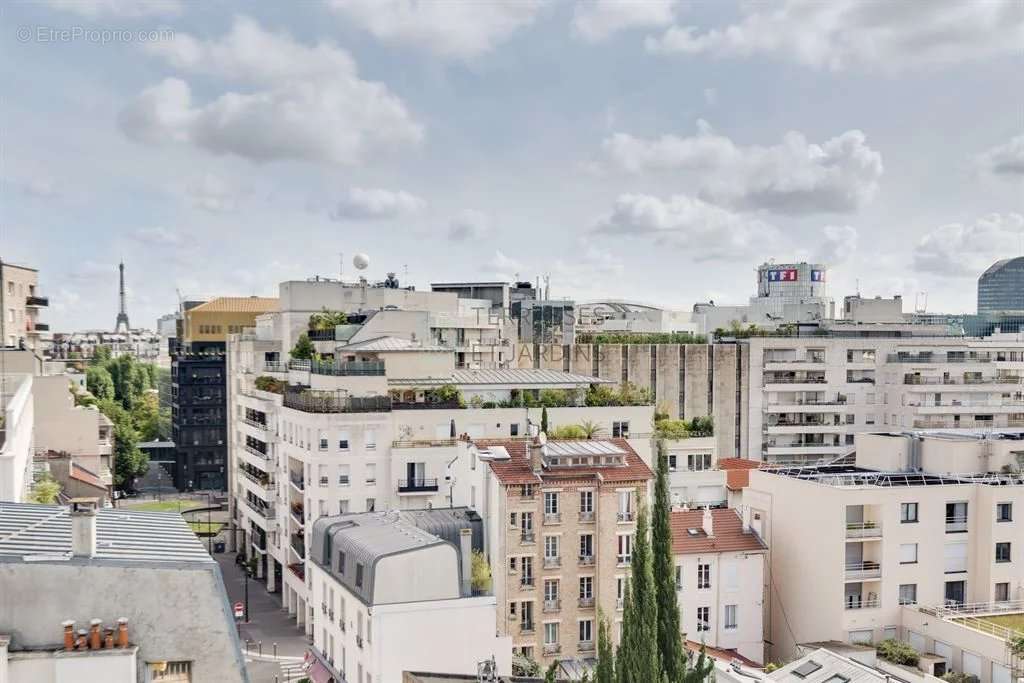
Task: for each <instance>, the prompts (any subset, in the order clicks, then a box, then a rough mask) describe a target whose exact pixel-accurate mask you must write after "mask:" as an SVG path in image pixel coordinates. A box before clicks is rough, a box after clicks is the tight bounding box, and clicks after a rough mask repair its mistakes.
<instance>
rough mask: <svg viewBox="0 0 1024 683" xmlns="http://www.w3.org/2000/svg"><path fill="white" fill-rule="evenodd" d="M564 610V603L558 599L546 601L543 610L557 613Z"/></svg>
mask: <svg viewBox="0 0 1024 683" xmlns="http://www.w3.org/2000/svg"><path fill="white" fill-rule="evenodd" d="M560 609H562V601H561V600H559V599H558V598H555V599H553V600H545V601H544V607H543V610H544V611H545V612H557V611H559V610H560Z"/></svg>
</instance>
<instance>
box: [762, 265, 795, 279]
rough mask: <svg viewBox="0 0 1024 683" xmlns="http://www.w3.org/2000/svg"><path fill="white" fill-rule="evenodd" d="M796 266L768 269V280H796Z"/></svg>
mask: <svg viewBox="0 0 1024 683" xmlns="http://www.w3.org/2000/svg"><path fill="white" fill-rule="evenodd" d="M796 281H797V270H796V268H785V269H783V270H769V271H768V282H796Z"/></svg>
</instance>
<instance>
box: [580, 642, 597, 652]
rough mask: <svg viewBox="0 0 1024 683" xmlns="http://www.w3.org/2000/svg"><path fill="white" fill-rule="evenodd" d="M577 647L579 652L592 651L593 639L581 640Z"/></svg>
mask: <svg viewBox="0 0 1024 683" xmlns="http://www.w3.org/2000/svg"><path fill="white" fill-rule="evenodd" d="M578 649H579V651H580V652H593V651H594V641H593V640H581V641H580V644H579V647H578Z"/></svg>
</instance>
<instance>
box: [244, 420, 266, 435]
mask: <svg viewBox="0 0 1024 683" xmlns="http://www.w3.org/2000/svg"><path fill="white" fill-rule="evenodd" d="M242 422H244V423H245V424H247V425H249V426H250V427H255V428H256V429H259V430H262V431H264V432H265V431H267V430H268V429H270V427H268V426H267V423H266V422H257V421H256V420H250V419H249V418H244V419H243V420H242Z"/></svg>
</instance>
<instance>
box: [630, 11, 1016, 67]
mask: <svg viewBox="0 0 1024 683" xmlns="http://www.w3.org/2000/svg"><path fill="white" fill-rule="evenodd" d="M1022 39H1024V5H1022V4H1021V3H1020V2H1019V0H987V1H986V2H976V1H974V0H951V1H949V2H931V3H916V2H911V3H905V2H887V1H885V0H831V1H830V2H820V1H819V0H788V1H787V2H785V3H783V4H782V5H781V6H778V5H765V4H764V3H751V4H749V5H747V6H746V13H745V14H744V16H743V17H742V19H741V20H740V21H738V22H737V23H734V24H730V25H728V26H725V27H722V28H713V29H709V30H702V29H701V28H698V27H696V26H679V25H675V26H672V27H670V28H669V29H667V30H666V31H665V32H664V33H662V34H661V35H660V36H657V37H655V36H651V37H648V39H647V41H646V46H647V49H648V50H649V51H651V52H656V53H669V54H672V53H678V54H709V55H713V56H716V57H756V56H760V55H774V56H779V57H781V58H785V59H789V60H791V61H795V62H797V63H799V64H803V65H806V66H809V67H813V68H818V69H830V70H841V69H845V68H849V67H864V68H879V69H882V70H887V71H896V70H900V69H905V68H910V67H921V66H934V65H944V64H958V63H961V62H965V61H971V60H977V59H984V58H988V57H993V56H999V55H1015V54H1019V53H1020V46H1021V41H1022Z"/></svg>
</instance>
